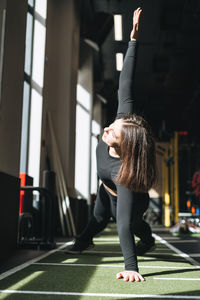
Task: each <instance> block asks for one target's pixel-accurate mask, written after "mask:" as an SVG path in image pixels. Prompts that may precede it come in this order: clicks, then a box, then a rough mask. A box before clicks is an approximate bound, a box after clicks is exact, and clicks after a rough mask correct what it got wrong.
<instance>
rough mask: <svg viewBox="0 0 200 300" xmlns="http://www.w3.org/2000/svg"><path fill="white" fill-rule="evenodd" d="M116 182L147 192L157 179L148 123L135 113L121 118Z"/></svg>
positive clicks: (152, 141) (152, 138) (153, 145)
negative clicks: (119, 164)
mask: <svg viewBox="0 0 200 300" xmlns="http://www.w3.org/2000/svg"><path fill="white" fill-rule="evenodd" d="M122 120H123V124H122V130H121V142H120V145H119V148H120V153H121V154H120V157H121V161H122V164H121V167H120V170H119V172H118V174H117V177H116V182H117V183H118V184H122V185H125V186H126V187H127V188H128V189H131V190H133V191H135V192H147V191H148V190H149V189H150V188H151V187H152V186H153V184H154V183H155V182H156V179H157V167H156V154H155V140H154V137H153V134H152V132H151V129H150V126H149V124H148V123H147V122H146V121H145V120H144V119H143V118H142V117H141V116H138V115H136V114H129V115H126V116H124V117H123V118H122Z"/></svg>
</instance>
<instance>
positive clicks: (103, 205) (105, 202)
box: [79, 184, 152, 243]
mask: <svg viewBox="0 0 200 300" xmlns="http://www.w3.org/2000/svg"><path fill="white" fill-rule="evenodd" d="M136 203H137V204H136V205H135V209H134V212H133V217H132V230H133V234H135V235H136V236H138V237H139V238H140V239H141V240H142V241H144V242H147V243H148V242H150V241H152V236H151V234H152V232H151V228H150V226H149V225H148V224H147V223H146V222H145V221H144V220H143V214H144V212H145V211H146V210H147V208H148V205H149V197H146V198H145V199H142V201H141V199H140V201H138V202H137V200H136ZM116 206H117V197H116V196H113V195H112V194H110V193H109V192H108V191H107V190H106V189H105V187H104V185H103V184H101V186H100V188H99V191H98V193H97V198H96V202H95V206H94V212H93V216H92V217H91V219H90V221H89V223H88V225H87V226H86V228H85V229H84V231H83V232H82V233H81V235H80V236H79V239H80V240H82V241H90V240H91V241H92V238H93V237H94V236H95V235H96V234H98V233H99V232H101V231H102V230H103V229H104V228H105V227H106V226H107V224H108V222H109V220H110V217H112V218H113V219H114V221H116ZM120 222H122V223H123V219H121V220H120Z"/></svg>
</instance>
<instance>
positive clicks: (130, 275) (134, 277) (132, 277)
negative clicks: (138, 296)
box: [116, 271, 144, 282]
mask: <svg viewBox="0 0 200 300" xmlns="http://www.w3.org/2000/svg"><path fill="white" fill-rule="evenodd" d="M116 278H117V279H120V278H124V281H131V282H134V281H136V282H140V281H144V278H143V277H142V275H140V274H139V273H138V272H135V271H123V272H120V273H117V275H116Z"/></svg>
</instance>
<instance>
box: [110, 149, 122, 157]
mask: <svg viewBox="0 0 200 300" xmlns="http://www.w3.org/2000/svg"><path fill="white" fill-rule="evenodd" d="M108 152H109V154H110V155H111V156H114V157H120V151H119V148H114V147H109V150H108Z"/></svg>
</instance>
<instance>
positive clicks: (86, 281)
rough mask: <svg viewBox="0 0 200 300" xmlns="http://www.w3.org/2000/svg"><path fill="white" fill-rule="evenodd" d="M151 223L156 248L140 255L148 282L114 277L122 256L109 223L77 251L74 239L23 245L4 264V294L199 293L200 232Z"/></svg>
mask: <svg viewBox="0 0 200 300" xmlns="http://www.w3.org/2000/svg"><path fill="white" fill-rule="evenodd" d="M152 229H153V232H154V237H155V238H156V245H157V246H156V249H155V250H154V251H152V252H148V253H147V254H146V255H145V256H139V257H138V262H139V269H140V273H141V274H142V275H143V276H144V277H145V282H140V283H132V282H124V281H123V279H120V280H117V279H115V275H116V273H118V272H119V271H122V270H123V256H122V254H121V250H120V245H119V240H118V236H117V233H116V226H115V224H113V223H111V224H110V225H109V226H108V227H107V229H106V230H105V231H104V232H103V233H102V234H101V235H99V236H98V237H96V238H95V239H94V242H95V248H93V249H92V250H88V251H86V252H84V253H82V254H79V255H72V254H66V253H65V248H66V246H67V245H69V244H70V242H66V243H62V242H60V243H58V244H57V245H58V247H57V248H56V249H54V250H51V251H33V250H19V251H18V253H17V255H16V256H15V257H16V260H15V259H14V257H13V258H12V259H11V260H10V264H8V262H5V263H4V264H3V265H1V269H0V271H1V275H0V299H8V300H12V299H15V300H18V299H19V300H22V299H26V300H34V299H37V300H40V299H48V300H53V299H54V300H62V299H72V300H76V299H83V300H85V299H108V300H109V299H121V300H122V299H140V298H143V299H144V300H145V299H200V237H199V236H198V235H195V236H193V235H190V236H188V235H185V236H173V235H172V234H171V233H170V232H169V230H168V229H166V228H163V227H162V226H155V227H152ZM14 261H15V262H14ZM11 265H12V267H11Z"/></svg>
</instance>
